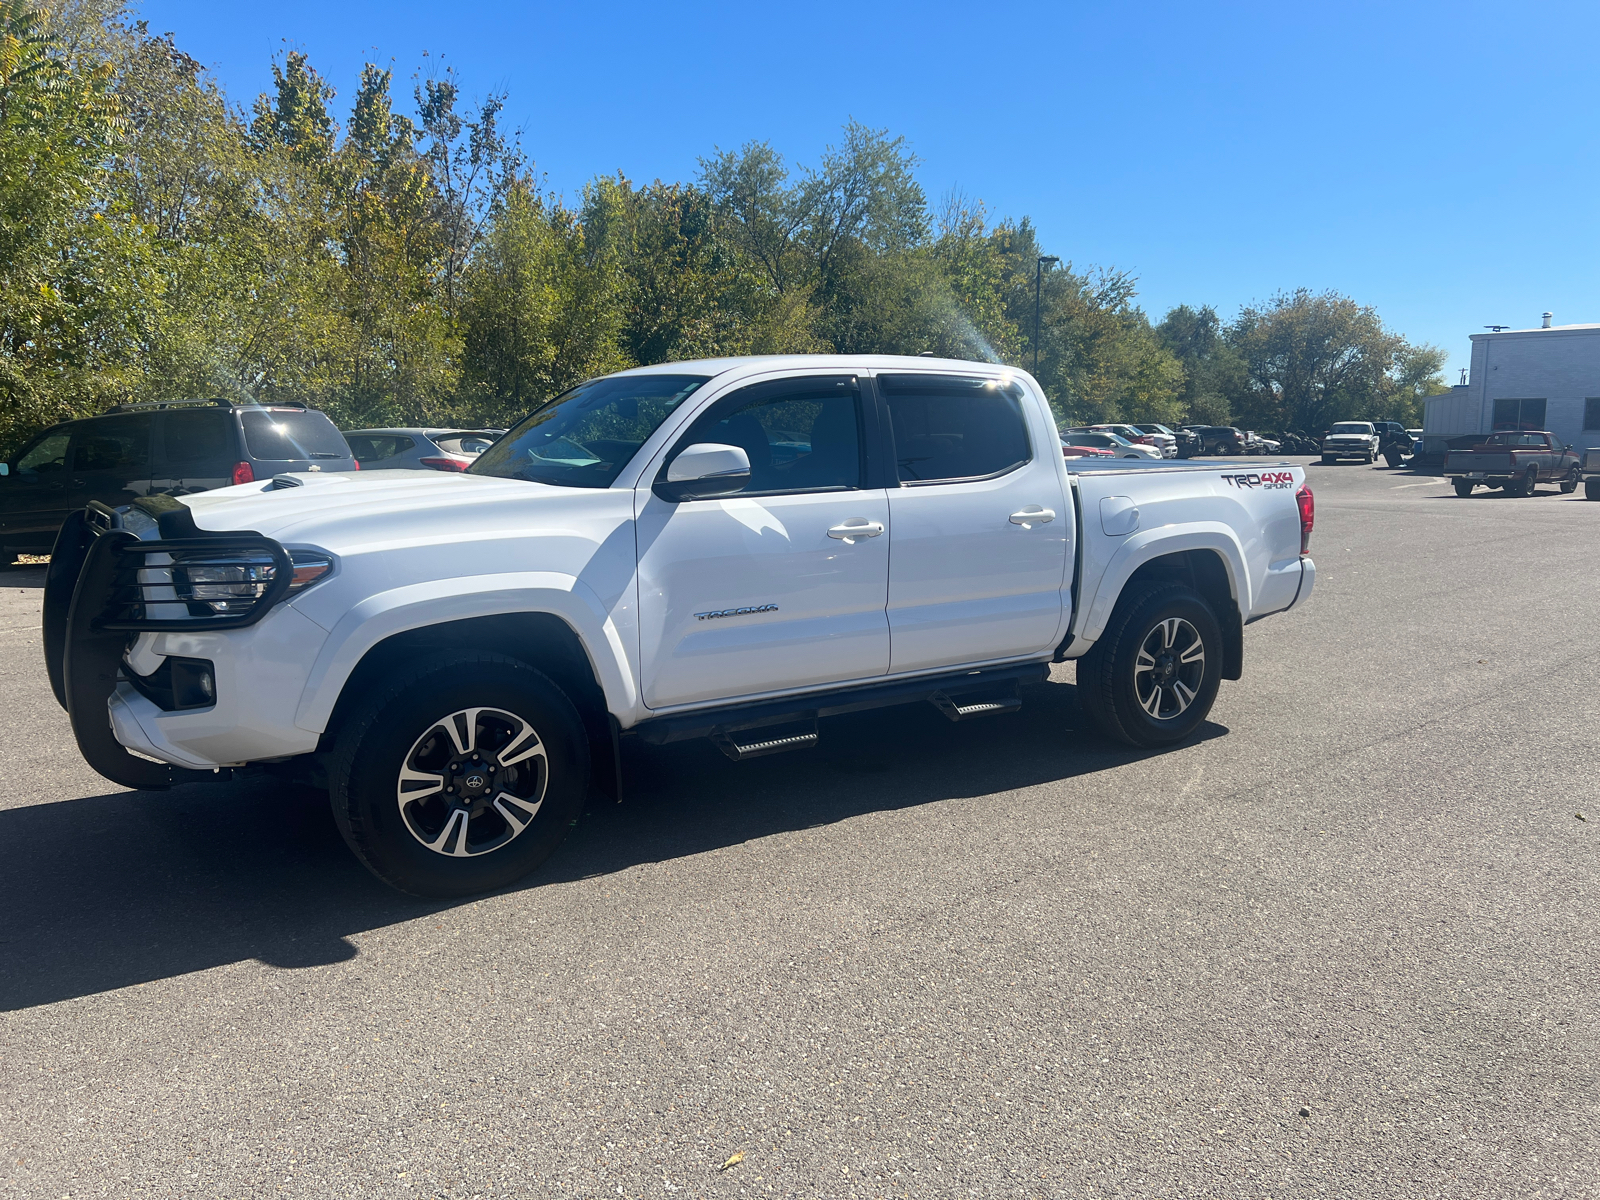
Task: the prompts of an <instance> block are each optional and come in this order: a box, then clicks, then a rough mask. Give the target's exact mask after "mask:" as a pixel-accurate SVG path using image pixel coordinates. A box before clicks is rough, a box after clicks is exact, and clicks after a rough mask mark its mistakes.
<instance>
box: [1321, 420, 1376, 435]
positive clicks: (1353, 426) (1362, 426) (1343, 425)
mask: <svg viewBox="0 0 1600 1200" xmlns="http://www.w3.org/2000/svg"><path fill="white" fill-rule="evenodd" d="M1329 432H1331V433H1371V432H1372V426H1371V425H1368V424H1367V423H1366V422H1365V421H1340V422H1339V423H1338V424H1337V425H1335V426H1334V427H1333V428H1332V430H1330V431H1329Z"/></svg>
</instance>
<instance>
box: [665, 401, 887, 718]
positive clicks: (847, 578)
mask: <svg viewBox="0 0 1600 1200" xmlns="http://www.w3.org/2000/svg"><path fill="white" fill-rule="evenodd" d="M874 415H875V414H871V413H869V412H868V410H867V409H866V407H865V404H864V401H863V393H862V388H861V387H860V385H859V382H858V380H857V378H856V377H855V376H850V375H826V376H803V377H792V378H787V379H777V380H773V381H770V382H765V383H756V384H751V385H749V386H747V387H744V388H741V389H739V390H737V391H735V392H733V393H732V394H730V395H728V396H725V397H723V398H722V399H720V400H718V401H717V402H716V403H715V404H713V405H712V406H711V408H710V409H708V410H707V411H706V413H704V414H703V415H702V416H700V417H698V418H697V419H696V420H695V421H694V422H693V423H692V424H691V425H690V426H689V427H688V429H686V430H685V431H684V432H683V434H681V435H680V436H679V437H678V438H677V439H676V440H675V442H674V443H673V447H672V449H671V450H670V451H669V452H668V454H667V456H666V457H665V459H664V460H663V461H662V463H661V464H660V466H659V467H654V468H652V469H651V470H650V471H649V472H647V473H646V475H645V477H644V478H643V479H642V480H641V481H640V483H639V490H638V493H637V499H636V502H635V511H636V512H637V513H638V523H637V537H638V552H639V621H640V670H641V674H642V676H643V679H642V683H643V692H644V701H645V704H646V705H648V706H649V707H651V708H664V707H668V706H672V705H678V704H691V703H698V702H705V701H715V700H730V699H734V698H736V697H742V696H752V695H756V694H759V693H765V692H777V691H783V690H785V689H794V688H805V687H812V686H820V685H824V684H832V683H845V682H850V681H853V680H867V679H872V678H874V677H877V676H881V675H883V674H884V672H885V671H887V670H888V669H889V626H888V620H887V618H886V617H885V615H884V606H885V604H886V602H887V597H888V586H889V538H888V537H887V536H886V530H887V527H888V524H889V505H888V499H887V496H886V494H885V492H884V489H883V488H882V486H877V485H875V480H874V479H873V478H872V477H871V476H870V475H869V474H868V461H867V458H868V456H867V453H866V450H867V447H868V444H869V440H870V438H871V437H872V430H871V426H870V424H869V420H870V418H871V417H872V416H874ZM704 442H713V443H720V444H724V445H734V446H738V447H741V448H742V449H743V450H744V451H745V453H746V454H747V455H748V456H749V458H750V482H749V484H748V485H747V486H746V487H745V488H744V489H742V490H741V491H740V492H739V493H738V494H737V495H735V496H732V497H728V498H724V499H716V500H686V501H681V502H677V503H673V502H670V501H667V500H664V499H662V498H661V497H660V496H657V495H656V494H655V493H654V492H653V491H652V490H651V488H652V485H653V484H654V482H655V480H656V478H657V477H658V475H659V474H660V473H661V472H662V471H664V470H665V468H666V465H667V464H669V463H670V462H671V461H672V458H673V456H674V455H675V454H676V453H677V452H678V451H680V450H682V449H684V448H685V447H688V446H692V445H695V444H696V443H704ZM852 530H858V531H859V532H854V533H853V532H851V531H852Z"/></svg>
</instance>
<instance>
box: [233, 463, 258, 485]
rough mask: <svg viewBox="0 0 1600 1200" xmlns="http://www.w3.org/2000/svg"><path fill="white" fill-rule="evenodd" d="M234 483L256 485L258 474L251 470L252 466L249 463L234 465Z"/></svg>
mask: <svg viewBox="0 0 1600 1200" xmlns="http://www.w3.org/2000/svg"><path fill="white" fill-rule="evenodd" d="M233 481H234V483H254V482H255V481H256V473H255V472H254V471H252V470H251V469H250V464H249V463H247V462H242V463H234V464H233Z"/></svg>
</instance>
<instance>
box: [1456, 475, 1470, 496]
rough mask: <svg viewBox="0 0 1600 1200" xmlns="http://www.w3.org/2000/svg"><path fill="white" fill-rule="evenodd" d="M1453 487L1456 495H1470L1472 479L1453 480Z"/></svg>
mask: <svg viewBox="0 0 1600 1200" xmlns="http://www.w3.org/2000/svg"><path fill="white" fill-rule="evenodd" d="M1455 488H1456V495H1458V496H1470V495H1472V480H1470V479H1458V480H1456V481H1455Z"/></svg>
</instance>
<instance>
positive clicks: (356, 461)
mask: <svg viewBox="0 0 1600 1200" xmlns="http://www.w3.org/2000/svg"><path fill="white" fill-rule="evenodd" d="M350 461H351V463H353V464H354V466H355V469H356V470H357V471H359V470H361V460H360V459H359V458H352V459H351V460H350Z"/></svg>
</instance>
